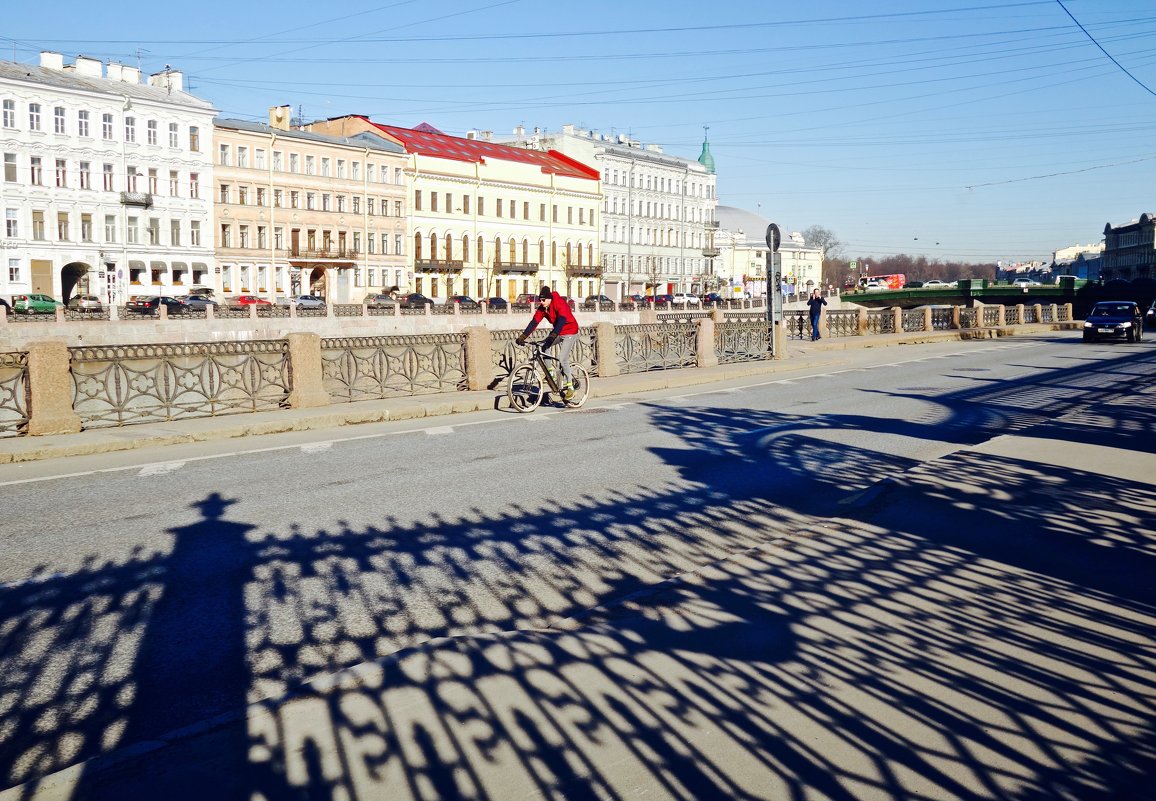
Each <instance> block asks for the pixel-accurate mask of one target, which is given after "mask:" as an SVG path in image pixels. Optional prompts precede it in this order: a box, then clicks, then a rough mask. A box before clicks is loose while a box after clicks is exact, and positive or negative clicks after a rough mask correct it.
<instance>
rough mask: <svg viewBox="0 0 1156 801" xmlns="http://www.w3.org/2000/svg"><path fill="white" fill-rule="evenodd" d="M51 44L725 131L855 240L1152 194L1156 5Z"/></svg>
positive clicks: (327, 111)
mask: <svg viewBox="0 0 1156 801" xmlns="http://www.w3.org/2000/svg"><path fill="white" fill-rule="evenodd" d="M194 12H196V13H194ZM198 14H199V16H198ZM1073 17H1074V19H1073ZM1081 26H1082V29H1081ZM1101 48H1103V50H1101ZM42 49H47V50H55V51H58V52H62V53H64V54H65V56H66V57H68V58H71V57H74V56H76V55H77V54H84V55H87V56H93V57H98V58H102V59H104V60H109V59H112V60H118V61H122V62H124V63H128V64H137V63H138V62H139V64H140V66H141V68H142V70H144V71H145V72H149V71H158V70H161V69H163V68H164V66H165V65H166V64H169V65H171V66H172V67H173V68H175V69H181V70H183V71H184V72H185V74H186V76H187V77H188V80H189V81H191V85H192V88H193V91H194V93H196V94H198V95H199V96H201V97H204V98H206V99H208V100H210V101H211V102H213V103H214V104H215V105H216V106H217V108H219V109H220V110H221V113H222V114H223V115H225V116H230V117H241V118H246V119H265V118H266V113H267V109H268V107H269V106H273V105H281V104H289V105H292V106H293V108H294V111H295V112H296V110H297V109H298V108H300V109H301V112H302V114H303V115H304V116H305V117H306V118H308V119H312V118H318V117H332V116H338V115H341V114H346V113H357V114H366V115H369V116H370V117H372V118H373V119H374V120H376V121H378V122H384V123H389V124H393V125H403V126H413V125H416V124H418V123H420V122H423V121H424V122H429V123H430V124H432V125H434V126H436V127H437V128H439V129H441V130H443V131H445V132H447V133H451V134H457V135H461V134H464V133H465V131H467V130H470V129H479V130H492V131H495V132H496V133H509V132H510V131H512V129H513V128H514V127H515V126H516V125H519V124H522V125H525V126H527V127H528V128H533V127H535V126H538V127H541V128H546V129H549V130H558V129H560V128H561V126H562V125H563V124H565V123H574V124H575V125H578V126H581V127H585V128H592V129H596V130H599V131H603V132H607V133H611V132H614V133H628V134H630V135H632V136H633V137H635V138H638V139H641V140H643V141H644V142H647V143H656V144H660V145H662V146H663V147H664V149H665V150H666V151H667V152H669V153H673V154H676V155H680V156H687V157H690V158H697V157H698V154H699V151H700V149H701V144H702V140H703V131H704V126H709V138H710V143H711V152H712V153H713V154H714V156H715V161H716V164H717V168H718V192H719V197H720V201H721V202H722V203H724V204H727V205H732V206H739V207H741V208H746V209H749V210H751V211H756V212H758V213H760V214H762V215H764V216H766V217H769V218H771V219H773V220H775V221H777V222H780V223H781V224H782V225H784V226H785V227H787V228H789V229H790V230H802V229H804V228H807V227H808V226H811V225H821V226H824V227H826V228H829V229H830V230H831V231H833V232H834V233H835V234H836V235H837V236H838V237H839V239H840V240H841V241H842V242H843V243H844V250H845V253H846V255H848V256H882V255H888V254H895V253H909V254H912V255H925V256H927V257H928V258H930V259H942V260H948V259H959V260H964V261H984V262H989V261H1005V262H1008V261H1021V260H1028V259H1033V258H1049V257H1050V255H1051V252H1052V251H1053V250H1055V249H1056V248H1058V247H1064V246H1068V245H1074V244H1089V243H1095V242H1099V241H1100V239H1101V238H1102V233H1103V228H1104V224H1105V223H1108V222H1111V223H1113V224H1119V223H1123V222H1127V221H1128V220H1130V219H1133V218H1135V217H1138V216H1139V215H1140V214H1141V213H1142V212H1146V211H1148V212H1151V211H1156V136H1154V133H1156V6H1154V5H1153V4H1152V2H1151V0H1063V2H1062V4H1061V2H1059V0H1035V1H1034V2H1032V1H1030V0H1024V1H1023V2H1002V3H1000V2H992V1H991V0H986V1H985V0H970V1H969V0H882V1H881V2H877V3H864V2H862V0H812V1H811V2H808V3H784V2H774V0H771V1H770V2H768V1H767V0H762V2H746V1H745V0H715V2H712V3H697V4H685V3H670V2H668V1H666V2H658V1H657V0H619V1H618V2H608V1H607V0H588V1H587V2H585V3H582V4H577V5H575V4H562V3H556V4H550V3H542V2H529V0H440V2H436V3H435V2H429V1H428V0H393V2H385V3H374V2H343V3H340V4H336V3H335V4H332V5H330V4H320V3H309V2H298V0H283V2H279V3H277V4H275V5H274V4H271V3H268V4H267V3H253V4H250V3H224V2H219V0H202V2H200V3H194V4H192V5H175V6H169V7H166V6H165V5H163V4H161V5H157V4H153V5H151V6H148V7H147V8H146V7H143V6H141V7H134V10H133V11H132V12H131V13H121V12H111V11H110V10H109V9H107V8H105V7H101V6H94V5H92V4H91V3H90V2H84V3H81V2H73V0H65V1H64V2H57V3H54V4H53V5H52V13H51V15H47V14H46V13H45V10H44V7H42V6H39V5H38V4H34V3H19V4H13V7H11V8H7V9H6V10H5V20H4V27H3V30H2V31H0V52H3V56H2V57H3V58H8V59H12V58H14V59H15V60H17V61H23V62H27V63H37V61H38V55H37V54H38V52H39V51H40V50H42ZM1104 51H1106V53H1105V52H1104Z"/></svg>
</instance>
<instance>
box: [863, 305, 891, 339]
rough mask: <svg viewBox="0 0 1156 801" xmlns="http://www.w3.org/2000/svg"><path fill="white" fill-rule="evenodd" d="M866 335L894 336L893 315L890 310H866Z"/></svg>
mask: <svg viewBox="0 0 1156 801" xmlns="http://www.w3.org/2000/svg"><path fill="white" fill-rule="evenodd" d="M867 333H869V334H894V333H896V332H895V315H894V314H892V313H891V310H890V309H868V310H867Z"/></svg>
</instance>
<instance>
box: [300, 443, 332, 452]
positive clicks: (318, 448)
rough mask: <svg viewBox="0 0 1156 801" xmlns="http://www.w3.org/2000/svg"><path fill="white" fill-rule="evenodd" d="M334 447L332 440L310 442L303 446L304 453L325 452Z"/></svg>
mask: <svg viewBox="0 0 1156 801" xmlns="http://www.w3.org/2000/svg"><path fill="white" fill-rule="evenodd" d="M332 448H333V443H332V442H310V443H309V444H307V445H302V446H301V452H302V453H324V452H325V451H328V450H331V449H332Z"/></svg>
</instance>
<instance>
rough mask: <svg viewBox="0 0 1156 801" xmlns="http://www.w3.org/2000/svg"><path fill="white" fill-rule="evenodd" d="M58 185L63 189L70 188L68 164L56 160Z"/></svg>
mask: <svg viewBox="0 0 1156 801" xmlns="http://www.w3.org/2000/svg"><path fill="white" fill-rule="evenodd" d="M56 185H57V186H58V187H62V188H63V187H66V186H68V162H67V161H65V160H64V159H57V160H56Z"/></svg>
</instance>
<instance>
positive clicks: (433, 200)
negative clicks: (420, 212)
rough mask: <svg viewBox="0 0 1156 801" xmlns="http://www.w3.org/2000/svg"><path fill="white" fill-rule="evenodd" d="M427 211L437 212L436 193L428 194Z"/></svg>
mask: <svg viewBox="0 0 1156 801" xmlns="http://www.w3.org/2000/svg"><path fill="white" fill-rule="evenodd" d="M429 210H430V211H437V210H438V193H437V192H430V193H429Z"/></svg>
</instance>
